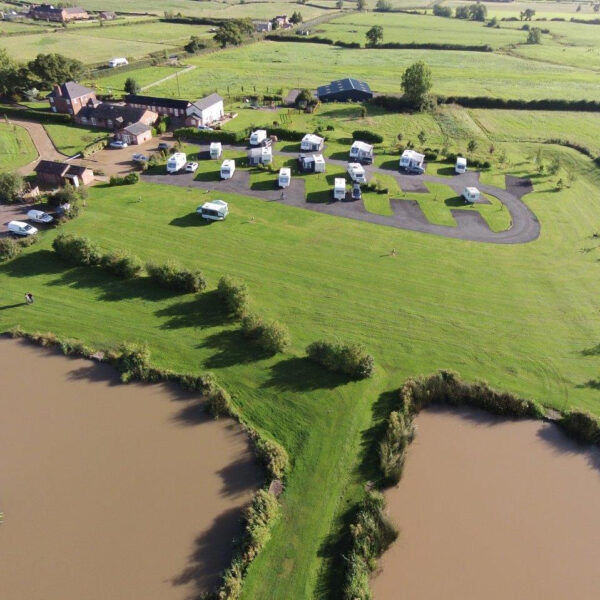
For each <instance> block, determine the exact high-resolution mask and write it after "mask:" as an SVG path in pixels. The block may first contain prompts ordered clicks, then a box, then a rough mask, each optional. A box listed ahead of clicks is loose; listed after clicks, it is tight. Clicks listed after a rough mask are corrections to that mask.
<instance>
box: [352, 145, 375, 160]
mask: <svg viewBox="0 0 600 600" xmlns="http://www.w3.org/2000/svg"><path fill="white" fill-rule="evenodd" d="M350 159H351V160H354V161H357V162H359V163H366V164H369V165H370V164H371V163H372V162H373V146H372V145H371V144H367V143H366V142H360V141H358V140H357V141H356V142H354V143H353V144H352V146H350Z"/></svg>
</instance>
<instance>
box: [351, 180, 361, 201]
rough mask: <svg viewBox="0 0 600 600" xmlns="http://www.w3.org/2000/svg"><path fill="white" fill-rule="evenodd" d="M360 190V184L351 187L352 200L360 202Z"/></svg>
mask: <svg viewBox="0 0 600 600" xmlns="http://www.w3.org/2000/svg"><path fill="white" fill-rule="evenodd" d="M361 199H362V190H361V189H360V183H355V184H354V185H353V186H352V200H361Z"/></svg>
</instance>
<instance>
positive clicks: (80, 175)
mask: <svg viewBox="0 0 600 600" xmlns="http://www.w3.org/2000/svg"><path fill="white" fill-rule="evenodd" d="M34 171H35V174H36V175H37V177H38V179H39V181H40V182H42V183H46V184H49V185H53V186H57V185H64V184H66V183H70V184H72V185H74V186H75V187H78V186H79V185H80V184H81V185H89V184H90V183H92V181H94V172H93V171H92V170H91V169H88V168H87V167H78V166H77V165H70V164H68V163H61V162H56V161H53V160H40V162H39V163H38V164H37V166H36V167H35V169H34Z"/></svg>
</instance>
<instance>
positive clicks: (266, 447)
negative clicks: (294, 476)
mask: <svg viewBox="0 0 600 600" xmlns="http://www.w3.org/2000/svg"><path fill="white" fill-rule="evenodd" d="M252 438H253V440H254V445H255V447H256V454H257V455H258V458H259V460H260V461H261V462H262V463H263V464H264V465H265V467H266V469H267V471H268V473H269V476H270V477H271V478H273V479H281V478H282V477H283V476H284V475H285V473H286V471H287V469H288V467H289V464H290V459H289V456H288V453H287V452H286V450H285V448H284V447H283V446H282V445H281V444H278V443H277V442H275V441H273V440H267V439H264V438H261V437H259V436H258V434H254V435H252Z"/></svg>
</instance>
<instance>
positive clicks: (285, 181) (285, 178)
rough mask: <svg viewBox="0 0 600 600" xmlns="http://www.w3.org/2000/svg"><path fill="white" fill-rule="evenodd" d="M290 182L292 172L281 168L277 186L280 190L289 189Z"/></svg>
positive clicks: (286, 168)
mask: <svg viewBox="0 0 600 600" xmlns="http://www.w3.org/2000/svg"><path fill="white" fill-rule="evenodd" d="M291 181H292V170H291V169H289V168H288V167H281V169H279V178H278V179H277V184H278V185H279V187H280V188H286V187H290V183H291Z"/></svg>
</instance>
